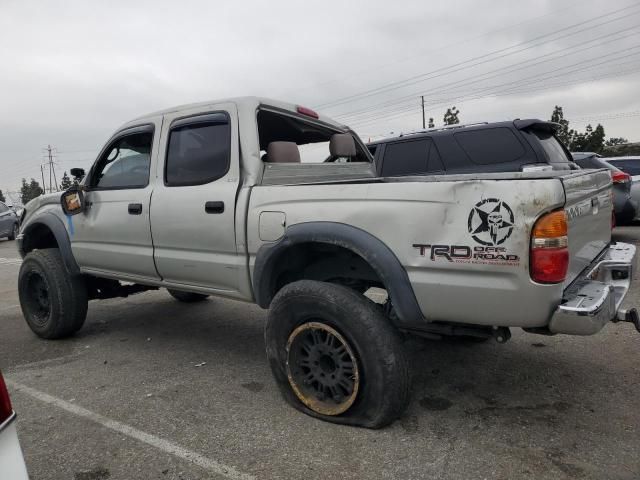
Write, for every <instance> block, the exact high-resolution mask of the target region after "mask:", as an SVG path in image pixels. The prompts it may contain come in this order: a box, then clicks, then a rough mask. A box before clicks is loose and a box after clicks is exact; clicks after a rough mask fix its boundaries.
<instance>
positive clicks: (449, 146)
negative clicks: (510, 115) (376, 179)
mask: <svg viewBox="0 0 640 480" xmlns="http://www.w3.org/2000/svg"><path fill="white" fill-rule="evenodd" d="M557 128H558V125H557V124H556V123H552V122H545V121H542V120H536V119H526V120H519V119H518V120H514V121H509V122H494V123H479V124H473V125H451V126H447V127H442V128H434V129H430V130H421V131H418V132H415V133H409V134H406V135H400V136H399V137H394V138H386V139H384V140H378V141H375V142H371V143H369V144H367V147H368V148H369V151H370V152H371V154H372V155H373V156H374V158H375V162H376V169H377V171H378V175H380V176H383V177H392V176H400V175H437V174H444V173H447V174H455V173H485V172H522V171H526V170H539V169H540V170H542V169H544V170H547V169H552V170H572V169H577V168H578V167H577V166H576V165H575V164H574V163H573V159H572V158H571V154H570V153H569V151H568V150H567V149H566V148H565V147H564V146H563V145H562V143H561V142H560V141H558V139H557V138H556V137H555V132H556V129H557Z"/></svg>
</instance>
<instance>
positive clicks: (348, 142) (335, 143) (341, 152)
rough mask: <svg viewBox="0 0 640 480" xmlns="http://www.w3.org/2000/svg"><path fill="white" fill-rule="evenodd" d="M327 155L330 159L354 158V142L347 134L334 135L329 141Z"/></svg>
mask: <svg viewBox="0 0 640 480" xmlns="http://www.w3.org/2000/svg"><path fill="white" fill-rule="evenodd" d="M329 154H330V155H331V156H332V157H355V156H356V142H354V140H353V137H352V136H351V135H350V134H348V133H335V134H333V135H331V140H330V141H329Z"/></svg>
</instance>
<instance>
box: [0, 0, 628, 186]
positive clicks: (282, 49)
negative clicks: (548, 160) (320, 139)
mask: <svg viewBox="0 0 640 480" xmlns="http://www.w3.org/2000/svg"><path fill="white" fill-rule="evenodd" d="M638 25H640V2H637V1H636V2H632V1H629V0H625V1H623V0H609V1H606V2H605V1H602V0H600V1H597V0H581V1H574V0H566V1H558V0H555V1H552V0H549V1H546V0H538V1H536V0H531V1H527V2H514V1H513V0H489V1H486V2H477V1H473V0H447V1H434V0H432V1H429V2H425V1H424V0H421V1H415V2H413V1H400V0H395V1H392V2H390V1H372V0H369V1H366V2H365V1H358V2H356V1H345V0H342V1H339V2H338V1H335V2H334V1H327V0H325V1H322V2H305V1H300V0H297V1H293V0H291V1H262V2H259V1H246V0H245V1H243V0H237V1H234V2H222V1H188V0H183V1H180V2H175V1H172V2H165V1H162V0H154V1H149V2H143V1H138V2H134V1H131V0H128V1H122V2H119V1H109V2H98V1H95V2H91V1H87V0H83V1H72V0H64V1H59V2H58V1H44V0H42V1H40V2H35V1H29V0H16V1H14V0H0V65H1V66H2V69H1V72H2V73H1V74H0V122H1V125H0V127H1V128H0V189H2V190H3V191H5V192H6V191H7V190H18V188H19V184H20V179H21V178H22V177H27V178H30V177H34V178H39V177H40V164H41V163H42V162H43V161H44V155H43V148H44V147H46V146H47V145H48V144H51V145H52V146H53V147H55V149H56V151H57V154H56V162H57V166H56V172H57V173H58V179H59V177H60V176H61V175H62V172H63V171H64V170H68V169H69V168H71V167H73V166H82V167H87V166H89V165H90V164H91V163H92V162H93V160H94V157H95V155H96V153H97V151H98V150H99V148H100V147H101V146H102V144H103V143H104V142H105V141H106V139H107V137H108V136H109V135H110V134H111V133H112V132H113V130H115V129H116V128H117V127H118V126H119V125H120V124H122V123H124V122H126V121H128V120H130V119H131V118H134V117H137V116H139V115H141V114H144V113H147V112H149V111H154V110H158V109H161V108H165V107H169V106H172V105H178V104H183V103H189V102H195V101H202V100H209V99H216V98H221V97H228V96H240V95H261V96H268V97H274V98H278V99H282V100H286V101H290V102H295V103H302V104H304V105H308V106H311V107H317V109H318V110H320V111H322V112H323V113H325V114H328V115H330V116H334V117H336V118H337V119H338V120H340V121H341V122H343V123H346V124H349V125H351V126H353V127H354V128H355V130H356V131H357V132H358V133H359V134H360V135H361V136H362V137H363V139H364V140H365V141H367V140H368V139H369V138H377V137H379V136H382V135H388V134H390V133H391V132H395V133H399V132H401V131H408V130H412V129H416V128H420V126H421V113H420V100H419V96H420V95H425V101H426V105H427V107H426V111H427V116H428V117H429V116H431V117H434V118H435V120H436V124H440V123H442V116H443V113H444V111H445V110H446V107H447V106H450V105H456V106H457V107H458V108H459V109H460V111H461V120H462V122H463V123H466V122H474V121H481V120H503V119H511V118H516V117H520V118H525V117H539V118H544V119H548V118H549V116H550V114H551V111H552V109H553V106H554V105H556V104H557V105H562V106H563V107H564V111H565V116H566V117H567V118H568V119H569V120H570V122H571V126H573V127H576V128H579V129H583V128H584V127H585V125H586V124H587V123H589V122H591V123H594V124H595V123H597V122H601V123H602V124H603V125H604V127H605V130H606V133H607V136H608V137H610V136H624V137H627V138H628V139H629V140H631V141H640V87H639V86H638V80H639V79H640V27H638ZM47 181H48V180H47Z"/></svg>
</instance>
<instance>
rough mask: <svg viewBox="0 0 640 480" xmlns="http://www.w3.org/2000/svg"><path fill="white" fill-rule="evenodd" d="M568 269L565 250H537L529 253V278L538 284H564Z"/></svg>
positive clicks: (566, 250) (567, 257) (567, 255)
mask: <svg viewBox="0 0 640 480" xmlns="http://www.w3.org/2000/svg"><path fill="white" fill-rule="evenodd" d="M568 269H569V250H568V249H567V248H538V249H533V250H532V251H531V278H533V279H534V280H535V281H536V282H538V283H561V282H564V279H565V277H566V276H567V270H568Z"/></svg>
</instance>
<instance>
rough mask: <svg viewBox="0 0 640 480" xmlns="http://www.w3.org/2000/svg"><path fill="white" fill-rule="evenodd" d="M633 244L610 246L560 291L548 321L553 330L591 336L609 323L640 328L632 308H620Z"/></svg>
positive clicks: (630, 272) (629, 274)
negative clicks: (554, 309) (558, 304)
mask: <svg viewBox="0 0 640 480" xmlns="http://www.w3.org/2000/svg"><path fill="white" fill-rule="evenodd" d="M635 255H636V247H635V246H633V245H631V244H628V243H616V244H612V245H610V246H609V248H608V249H607V250H606V252H605V253H604V254H603V255H601V256H600V257H599V258H598V259H597V260H596V261H595V262H594V263H593V264H592V265H591V266H590V267H589V268H588V269H587V270H586V274H583V275H582V276H581V277H580V278H578V279H577V280H576V281H574V282H573V283H572V284H571V285H570V286H569V287H568V288H567V289H566V290H565V291H564V293H563V297H562V303H561V305H560V306H559V307H558V308H557V309H556V311H555V312H554V313H553V315H552V317H551V321H550V322H549V330H550V331H551V332H553V333H566V334H571V335H593V334H594V333H597V332H599V331H600V330H601V329H602V328H603V327H604V326H605V325H606V324H607V323H608V322H611V321H613V322H617V321H630V322H633V323H634V324H635V325H636V328H640V323H639V322H638V315H637V313H636V311H635V309H629V310H621V309H620V306H621V304H622V301H623V300H624V297H625V295H626V294H627V292H628V291H629V286H630V285H631V278H632V276H633V269H634V266H635Z"/></svg>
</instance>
